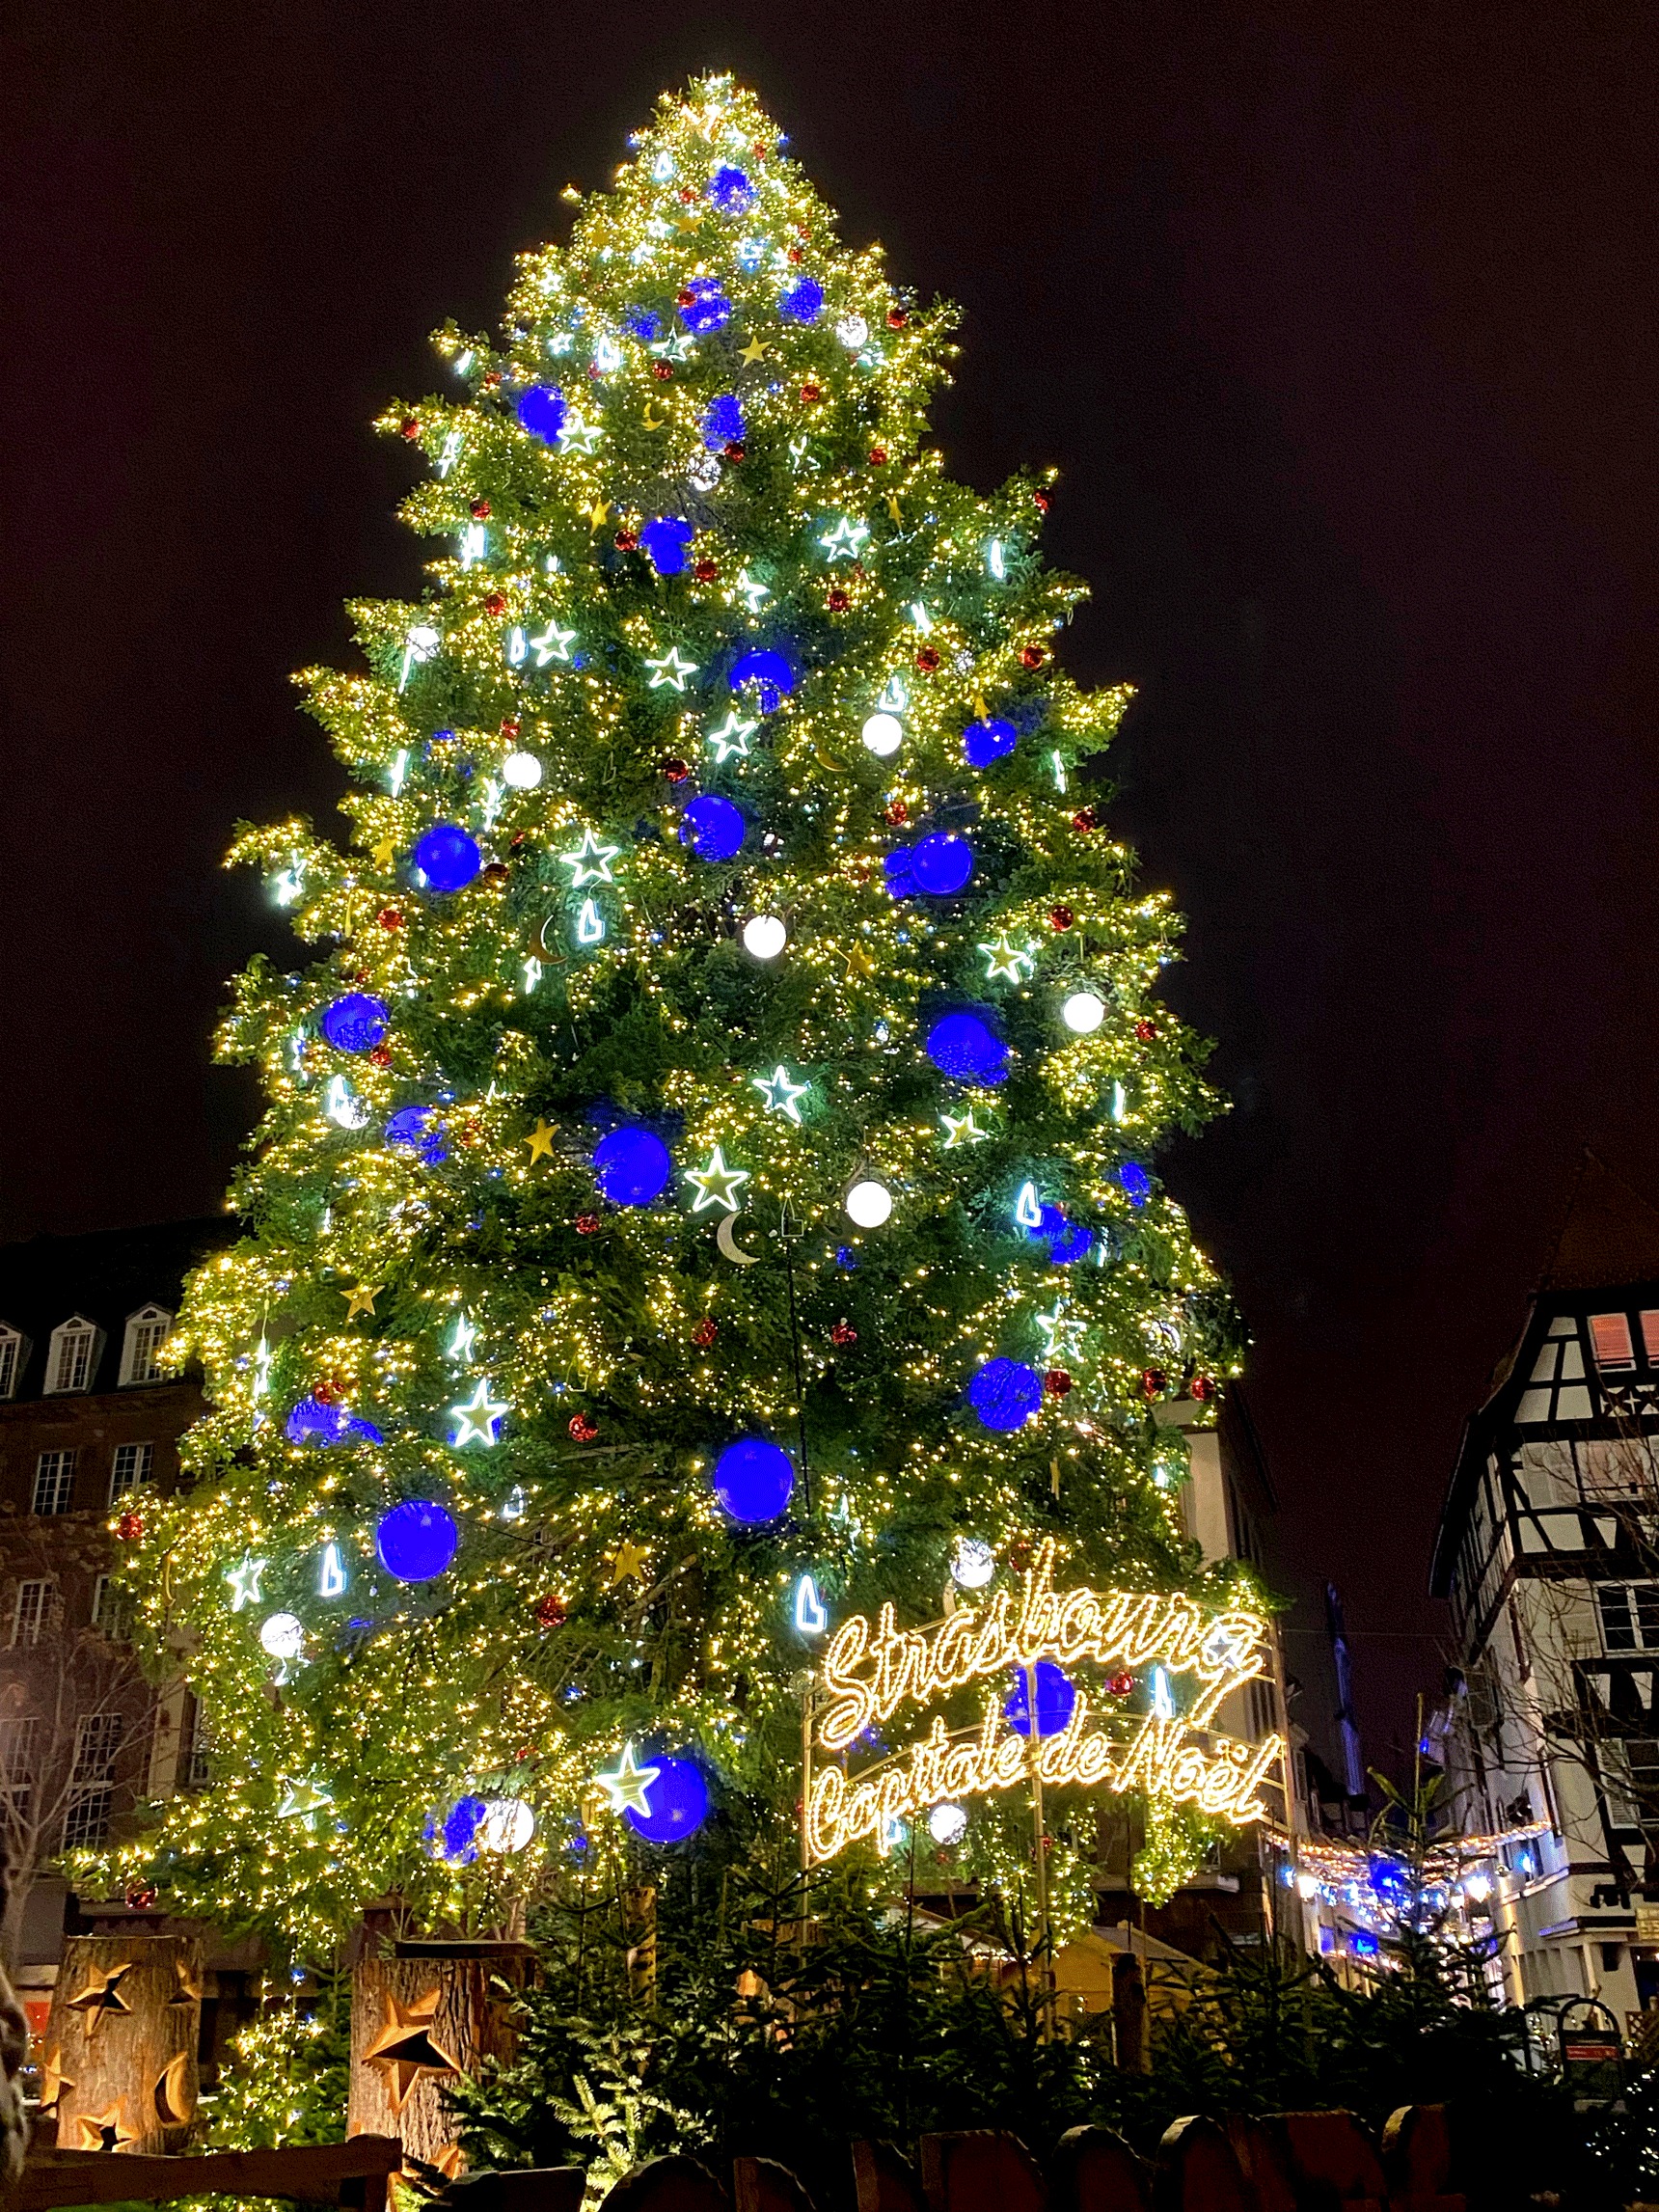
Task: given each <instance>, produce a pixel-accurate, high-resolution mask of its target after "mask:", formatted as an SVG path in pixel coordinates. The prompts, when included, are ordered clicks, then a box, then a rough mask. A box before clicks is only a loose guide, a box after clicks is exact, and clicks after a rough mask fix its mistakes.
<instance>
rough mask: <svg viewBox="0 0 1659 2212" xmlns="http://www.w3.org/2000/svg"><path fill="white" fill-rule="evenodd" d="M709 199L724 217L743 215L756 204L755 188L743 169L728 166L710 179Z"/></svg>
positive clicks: (716, 172) (718, 170) (717, 171)
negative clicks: (745, 210) (749, 207)
mask: <svg viewBox="0 0 1659 2212" xmlns="http://www.w3.org/2000/svg"><path fill="white" fill-rule="evenodd" d="M709 198H710V199H711V200H712V201H713V202H714V204H715V205H716V206H717V207H718V208H719V209H720V211H721V214H722V215H741V214H742V213H743V211H744V209H745V208H746V207H748V206H752V205H753V204H754V186H753V185H752V184H751V183H750V182H749V180H748V178H747V177H746V176H745V175H744V173H743V171H742V170H741V169H733V168H731V167H730V166H729V165H727V166H725V167H722V168H720V169H717V170H716V171H715V173H714V175H713V176H712V177H711V178H709Z"/></svg>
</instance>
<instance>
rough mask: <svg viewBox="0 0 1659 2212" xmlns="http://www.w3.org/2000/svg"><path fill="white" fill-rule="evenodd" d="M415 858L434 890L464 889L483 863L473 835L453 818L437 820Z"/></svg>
mask: <svg viewBox="0 0 1659 2212" xmlns="http://www.w3.org/2000/svg"><path fill="white" fill-rule="evenodd" d="M414 860H415V865H416V866H417V867H418V868H419V869H420V871H421V873H422V875H423V876H424V877H425V879H426V884H427V888H429V889H431V890H435V891H459V890H465V888H466V887H467V886H468V885H469V884H470V883H471V882H472V880H473V878H474V877H475V876H476V874H477V872H478V870H479V869H480V868H481V867H482V866H483V864H484V856H483V855H482V853H480V852H479V850H478V848H477V846H476V844H475V843H474V841H473V839H472V838H471V837H469V836H468V834H467V833H466V832H465V830H457V829H456V828H455V825H454V824H453V823H452V822H438V823H435V824H434V825H433V827H432V828H431V829H430V830H428V831H427V833H426V834H425V835H424V836H423V837H422V840H421V842H420V843H419V844H418V845H417V846H416V848H415V854H414Z"/></svg>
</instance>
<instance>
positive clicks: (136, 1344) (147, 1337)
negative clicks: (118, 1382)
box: [121, 1306, 173, 1389]
mask: <svg viewBox="0 0 1659 2212" xmlns="http://www.w3.org/2000/svg"><path fill="white" fill-rule="evenodd" d="M172 1326H173V1316H172V1315H171V1314H170V1313H169V1312H168V1311H167V1309H166V1308H165V1307H164V1306H140V1307H139V1309H138V1311H137V1313H135V1314H129V1315H128V1316H127V1322H126V1341H125V1343H124V1344H123V1345H122V1351H121V1379H122V1388H123V1389H124V1388H125V1387H126V1385H127V1384H128V1383H130V1382H159V1381H160V1380H161V1379H162V1376H161V1368H160V1365H159V1363H158V1361H157V1359H156V1354H157V1352H160V1350H161V1348H162V1346H163V1345H164V1344H165V1343H166V1341H167V1332H168V1330H169V1329H171V1328H172Z"/></svg>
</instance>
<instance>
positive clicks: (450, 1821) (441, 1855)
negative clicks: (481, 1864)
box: [426, 1797, 489, 1867]
mask: <svg viewBox="0 0 1659 2212" xmlns="http://www.w3.org/2000/svg"><path fill="white" fill-rule="evenodd" d="M488 1810H489V1808H488V1807H487V1806H486V1805H485V1803H484V1800H483V1799H482V1798H481V1797H457V1798H456V1800H455V1802H454V1803H453V1804H452V1805H450V1806H447V1807H446V1808H445V1810H444V1811H443V1812H442V1813H434V1814H433V1815H432V1816H430V1818H429V1819H428V1820H427V1822H426V1847H427V1849H428V1850H429V1851H430V1852H431V1854H432V1856H433V1858H435V1859H448V1861H449V1864H450V1866H452V1867H470V1866H471V1865H472V1863H473V1861H474V1860H475V1859H476V1857H477V1855H478V1830H479V1829H480V1828H481V1827H482V1826H483V1823H484V1816H485V1815H486V1813H487V1812H488Z"/></svg>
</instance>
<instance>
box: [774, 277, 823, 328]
mask: <svg viewBox="0 0 1659 2212" xmlns="http://www.w3.org/2000/svg"><path fill="white" fill-rule="evenodd" d="M823 307H824V287H823V286H822V285H821V284H819V283H818V282H817V280H816V279H815V278H812V277H802V279H801V282H800V283H799V284H796V285H791V286H790V287H789V289H788V291H786V292H785V293H784V295H783V297H782V298H781V299H780V300H779V301H778V303H777V312H778V314H780V315H782V316H783V317H784V318H785V319H786V320H787V321H789V322H816V321H817V320H818V317H819V314H821V313H822V311H823Z"/></svg>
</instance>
